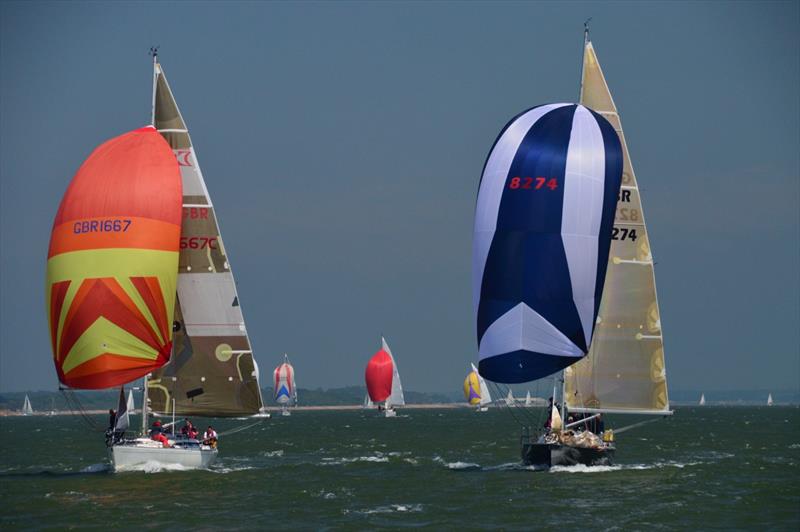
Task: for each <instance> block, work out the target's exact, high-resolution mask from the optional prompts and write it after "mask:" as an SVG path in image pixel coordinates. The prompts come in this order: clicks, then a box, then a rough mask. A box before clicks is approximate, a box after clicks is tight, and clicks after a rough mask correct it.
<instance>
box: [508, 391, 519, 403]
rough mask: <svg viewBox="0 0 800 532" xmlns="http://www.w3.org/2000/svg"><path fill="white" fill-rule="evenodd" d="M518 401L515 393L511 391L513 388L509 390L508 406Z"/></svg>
mask: <svg viewBox="0 0 800 532" xmlns="http://www.w3.org/2000/svg"><path fill="white" fill-rule="evenodd" d="M516 403H517V400H516V399H514V394H513V393H511V390H510V389H509V390H508V395H506V404H507V405H508V406H514V405H515V404H516Z"/></svg>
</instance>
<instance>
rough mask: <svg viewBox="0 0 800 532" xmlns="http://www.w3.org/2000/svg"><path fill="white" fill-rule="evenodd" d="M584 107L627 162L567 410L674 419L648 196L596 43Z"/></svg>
mask: <svg viewBox="0 0 800 532" xmlns="http://www.w3.org/2000/svg"><path fill="white" fill-rule="evenodd" d="M581 103H582V104H584V105H586V106H587V107H591V108H592V109H594V110H595V111H597V112H598V113H599V114H601V115H602V116H604V117H605V118H606V119H607V120H608V121H609V122H610V123H611V124H612V125H613V126H614V129H615V130H616V132H617V134H618V135H619V139H620V141H621V144H622V152H623V158H624V163H623V173H622V188H621V191H620V195H619V201H618V203H617V208H616V215H615V218H614V228H613V232H612V241H611V250H610V253H609V260H608V269H607V272H606V279H605V291H604V292H603V299H602V303H601V304H600V310H599V313H598V316H597V325H596V327H595V333H594V341H593V342H592V345H591V349H590V351H589V355H588V356H587V357H586V358H585V359H583V360H582V361H580V362H579V363H577V364H575V365H574V366H572V367H570V368H567V370H566V372H565V379H566V380H565V395H566V402H567V406H568V408H569V410H571V411H605V412H609V411H610V412H631V413H653V414H663V413H669V400H668V397H667V378H666V371H665V367H664V344H663V342H662V335H661V334H662V333H661V317H660V313H659V308H658V299H657V297H656V286H655V275H654V269H653V255H652V253H651V250H650V241H649V238H648V235H647V227H646V225H645V222H644V212H643V211H642V203H641V196H640V194H639V187H638V183H637V180H636V176H635V175H634V172H633V167H632V166H631V160H630V155H629V153H628V147H627V144H626V142H625V135H624V134H623V132H622V124H621V122H620V118H619V114H618V113H617V107H616V106H615V105H614V100H613V99H612V97H611V92H610V91H609V89H608V85H607V84H606V80H605V77H604V76H603V71H602V69H601V68H600V64H599V63H598V61H597V56H596V54H595V51H594V47H593V46H592V43H591V42H589V41H588V40H587V42H586V46H585V50H584V56H583V75H582V80H581Z"/></svg>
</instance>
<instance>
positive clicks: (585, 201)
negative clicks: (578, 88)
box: [473, 104, 622, 383]
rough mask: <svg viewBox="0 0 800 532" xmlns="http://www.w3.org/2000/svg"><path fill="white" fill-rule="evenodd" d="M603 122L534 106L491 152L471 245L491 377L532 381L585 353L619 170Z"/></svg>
mask: <svg viewBox="0 0 800 532" xmlns="http://www.w3.org/2000/svg"><path fill="white" fill-rule="evenodd" d="M600 121H602V122H605V120H604V119H603V118H601V117H598V116H597V115H594V114H592V113H591V112H589V111H588V110H587V109H586V108H585V107H582V106H578V105H569V104H552V105H545V106H540V107H536V108H533V109H531V110H529V111H527V112H525V113H523V114H521V115H519V116H517V117H515V118H514V119H513V120H512V121H511V122H510V123H509V124H508V125H507V126H506V127H505V128H504V130H503V132H502V133H501V135H500V137H499V138H498V140H497V141H496V142H495V145H494V146H493V148H492V151H491V152H490V154H489V157H488V159H487V162H486V165H485V167H484V172H483V175H482V177H481V184H480V191H479V194H478V202H477V207H476V216H475V240H474V243H473V301H474V303H475V311H476V325H477V336H478V344H479V355H480V363H479V371H480V373H481V375H483V376H484V377H485V378H488V379H490V380H493V381H496V382H507V383H513V382H525V381H530V380H534V379H537V378H541V377H544V376H546V375H549V374H551V373H554V372H556V371H559V370H560V369H562V368H564V367H566V366H568V365H570V364H572V363H574V362H576V361H577V360H579V359H580V358H581V357H583V356H584V355H585V354H586V352H587V351H588V347H589V343H590V340H591V334H592V332H593V330H594V322H595V319H596V316H597V306H598V304H599V296H600V295H602V283H603V281H604V274H605V264H603V265H602V266H603V268H602V272H601V271H600V263H599V261H603V262H604V261H607V259H608V247H609V245H610V237H611V229H610V225H609V226H608V228H607V229H608V230H606V227H604V226H605V225H606V222H608V220H611V222H610V223H613V216H614V210H615V206H616V200H617V195H618V192H619V185H620V180H621V173H622V169H621V166H620V165H619V164H617V163H615V161H621V150H620V146H619V140H618V139H617V138H616V133H614V132H613V129H610V131H611V133H613V138H610V137H607V136H606V135H604V133H603V128H601V127H600V125H598V124H599V122H600ZM605 124H606V126H608V128H610V127H611V126H610V125H608V124H607V122H605ZM607 151H609V152H611V153H609V154H608V156H607V154H606V152H607ZM612 192H613V194H612Z"/></svg>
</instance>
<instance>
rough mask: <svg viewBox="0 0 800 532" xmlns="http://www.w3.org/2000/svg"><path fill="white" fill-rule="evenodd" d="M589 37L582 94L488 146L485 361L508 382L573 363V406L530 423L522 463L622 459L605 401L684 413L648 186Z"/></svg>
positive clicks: (481, 202)
mask: <svg viewBox="0 0 800 532" xmlns="http://www.w3.org/2000/svg"><path fill="white" fill-rule="evenodd" d="M584 45H585V46H584V61H583V73H582V82H581V98H580V103H579V104H550V105H543V106H539V107H535V108H533V109H531V110H529V111H526V112H524V113H522V114H520V115H518V116H517V117H516V118H514V119H513V120H512V121H511V122H510V123H509V124H508V125H507V126H506V127H505V128H504V129H503V131H502V132H501V134H500V136H499V137H498V139H497V141H496V142H495V145H494V147H493V148H492V150H491V152H490V154H489V157H488V158H487V161H486V164H485V166H484V172H483V176H482V180H481V184H480V190H479V195H478V203H477V207H476V220H475V240H474V243H473V287H474V289H473V300H474V302H475V311H476V323H477V327H478V342H479V357H480V365H479V369H480V372H481V374H482V375H483V376H484V377H486V378H487V379H489V380H493V381H497V382H502V383H518V382H529V381H532V380H537V379H541V378H545V377H548V376H551V375H558V374H559V373H561V374H562V378H561V379H560V380H561V384H562V386H561V396H562V407H561V408H562V411H561V412H559V411H558V409H557V408H556V406H555V405H556V404H557V403H554V404H553V406H552V408H551V415H550V419H549V422H548V423H549V429H547V430H546V431H544V432H543V433H540V434H530V428H526V430H525V432H524V433H523V444H522V449H521V451H522V453H521V454H522V460H523V463H525V464H528V465H534V466H543V467H550V466H553V465H573V464H579V463H580V464H585V465H595V464H609V463H612V461H613V457H614V453H615V450H616V448H615V444H614V432H613V431H611V430H610V429H609V430H607V431H606V430H604V427H603V425H604V423H603V421H602V418H601V416H602V413H605V412H614V413H634V414H654V415H662V416H663V415H667V414H670V413H671V412H670V411H669V401H668V399H667V387H666V374H665V370H664V353H663V344H662V337H661V321H660V317H659V311H658V303H657V300H656V295H655V281H654V276H653V259H652V256H651V253H650V246H649V241H648V237H647V231H646V227H645V225H644V218H643V214H642V208H641V199H640V196H639V190H638V186H637V182H636V179H635V176H634V174H633V170H632V167H631V164H630V158H629V157H628V153H627V147H626V145H625V139H624V135H623V134H622V129H621V126H620V121H619V116H618V114H617V109H616V107H615V106H614V103H613V100H612V98H611V95H610V93H609V91H608V87H607V85H606V83H605V79H604V77H603V74H602V71H601V70H600V66H599V63H598V62H597V57H596V54H595V52H594V48H593V46H592V43H591V41H590V40H589V38H588V28H587V30H586V33H585V41H584ZM558 380H559V379H556V384H555V386H554V390H553V397H554V398H556V397H557V394H558V391H559V390H558V388H559V387H558ZM576 418H577V419H576ZM636 425H638V424H636ZM636 425H632V426H631V427H624V428H623V429H618V430H617V434H619V433H621V432H623V431H624V430H627V429H628V428H632V427H633V426H636Z"/></svg>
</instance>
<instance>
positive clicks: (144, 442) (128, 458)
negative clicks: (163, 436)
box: [109, 438, 218, 471]
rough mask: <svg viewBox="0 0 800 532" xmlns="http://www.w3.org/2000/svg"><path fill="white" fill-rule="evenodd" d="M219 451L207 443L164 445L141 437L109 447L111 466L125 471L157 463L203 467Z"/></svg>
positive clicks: (207, 464) (182, 467)
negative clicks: (190, 446) (192, 446)
mask: <svg viewBox="0 0 800 532" xmlns="http://www.w3.org/2000/svg"><path fill="white" fill-rule="evenodd" d="M217 453H218V451H217V450H216V449H213V448H211V447H209V446H207V445H202V446H199V447H194V448H177V447H167V448H165V447H162V446H161V443H159V442H155V441H152V440H149V439H147V438H139V439H137V440H136V443H133V444H128V445H114V446H113V447H111V448H110V449H109V456H110V458H111V468H112V469H113V470H114V471H125V470H129V469H135V468H137V467H141V466H144V465H146V464H151V463H152V464H157V465H161V466H167V467H170V466H173V467H175V466H177V467H179V468H181V469H203V468H207V467H208V466H210V465H211V464H213V463H214V461H216V459H217Z"/></svg>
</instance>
